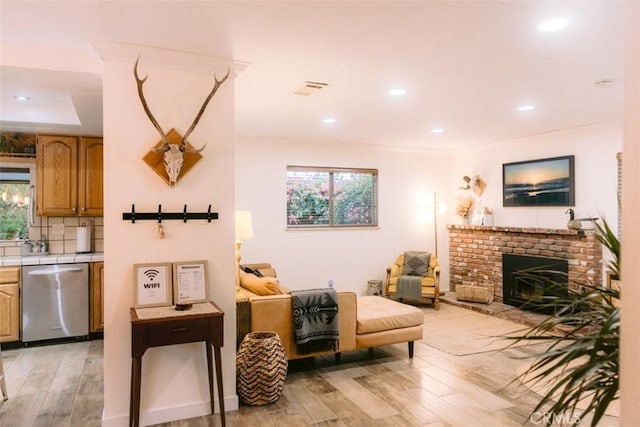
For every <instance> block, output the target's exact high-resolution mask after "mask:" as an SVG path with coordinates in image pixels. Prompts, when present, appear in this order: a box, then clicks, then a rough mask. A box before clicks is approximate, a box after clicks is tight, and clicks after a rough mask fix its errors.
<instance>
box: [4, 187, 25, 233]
mask: <svg viewBox="0 0 640 427" xmlns="http://www.w3.org/2000/svg"><path fill="white" fill-rule="evenodd" d="M28 200H29V185H28V184H0V240H10V239H16V238H20V237H27V236H28V235H29V229H28V226H27V212H28Z"/></svg>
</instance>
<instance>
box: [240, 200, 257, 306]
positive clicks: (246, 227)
mask: <svg viewBox="0 0 640 427" xmlns="http://www.w3.org/2000/svg"><path fill="white" fill-rule="evenodd" d="M249 239H253V221H252V220H251V212H249V211H236V294H237V293H238V291H239V290H240V259H241V254H240V248H241V247H242V242H243V241H245V240H249Z"/></svg>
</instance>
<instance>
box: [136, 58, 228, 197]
mask: <svg viewBox="0 0 640 427" xmlns="http://www.w3.org/2000/svg"><path fill="white" fill-rule="evenodd" d="M139 60H140V57H139V56H138V58H137V59H136V64H135V66H134V67H133V75H134V76H135V78H136V83H137V84H138V97H139V98H140V101H141V102H142V107H143V108H144V112H145V113H146V114H147V117H149V120H151V123H152V124H153V126H154V127H155V128H156V130H157V131H158V133H159V134H160V137H161V141H162V146H161V147H159V148H155V149H154V150H153V151H156V152H163V153H164V154H163V163H164V166H165V170H166V172H167V176H168V178H169V185H170V186H171V187H173V186H174V185H175V184H176V181H177V179H178V175H180V170H181V169H182V164H183V162H184V153H199V152H201V151H202V150H204V147H206V146H207V143H206V142H205V143H204V145H203V146H202V147H201V148H198V149H196V148H192V147H190V145H189V142H188V138H189V135H191V132H193V130H194V129H195V128H196V126H197V125H198V122H199V121H200V118H201V117H202V114H203V113H204V110H205V109H206V108H207V105H208V104H209V101H211V98H213V95H215V93H216V92H217V91H218V89H219V88H220V86H221V85H222V84H223V83H224V82H225V81H226V80H227V78H228V77H229V71H227V74H226V75H225V76H224V77H223V78H222V79H221V80H218V78H217V77H216V76H215V74H214V75H213V79H214V82H215V83H214V85H213V89H211V92H210V93H209V95H208V96H207V98H206V99H205V100H204V103H203V104H202V107H200V111H198V114H197V115H196V118H195V119H194V120H193V123H191V126H190V127H189V129H188V130H187V132H186V133H185V134H184V136H183V137H182V139H181V141H180V144H171V143H169V139H168V138H167V135H166V134H165V132H164V131H163V130H162V128H161V127H160V125H159V124H158V121H157V120H156V119H155V117H153V114H152V113H151V110H150V109H149V106H148V105H147V101H146V100H145V98H144V92H143V90H142V85H143V84H144V82H145V81H147V77H148V76H145V77H144V78H143V79H141V78H140V77H139V76H138V61H139Z"/></svg>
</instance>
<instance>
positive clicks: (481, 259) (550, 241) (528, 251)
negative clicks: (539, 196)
mask: <svg viewBox="0 0 640 427" xmlns="http://www.w3.org/2000/svg"><path fill="white" fill-rule="evenodd" d="M447 228H448V231H449V268H450V274H449V279H450V282H449V287H450V288H451V290H452V291H455V287H456V286H457V285H476V286H489V285H494V286H493V288H494V295H495V300H496V301H499V302H502V301H503V298H502V254H503V253H511V254H519V255H529V256H539V257H548V258H561V259H566V260H568V262H569V282H570V284H571V286H574V287H576V286H580V284H581V283H595V284H601V283H602V245H601V244H600V242H599V241H598V240H597V238H596V235H595V231H594V230H593V229H589V230H578V231H576V230H568V229H554V228H537V227H503V226H483V225H458V224H451V225H448V226H447Z"/></svg>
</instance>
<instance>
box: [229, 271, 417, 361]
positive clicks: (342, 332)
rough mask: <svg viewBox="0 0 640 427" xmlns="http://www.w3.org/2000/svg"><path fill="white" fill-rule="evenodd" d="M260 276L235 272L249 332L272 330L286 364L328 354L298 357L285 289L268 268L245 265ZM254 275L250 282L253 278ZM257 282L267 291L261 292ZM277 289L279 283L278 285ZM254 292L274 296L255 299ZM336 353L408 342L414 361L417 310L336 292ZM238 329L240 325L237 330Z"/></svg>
mask: <svg viewBox="0 0 640 427" xmlns="http://www.w3.org/2000/svg"><path fill="white" fill-rule="evenodd" d="M243 267H249V268H251V269H254V270H257V271H258V272H260V274H262V276H263V277H260V278H259V280H256V278H255V276H253V275H251V276H247V274H250V273H246V272H244V271H239V275H240V289H239V291H238V293H239V300H243V299H245V300H246V302H245V303H248V305H249V313H250V316H249V317H250V320H248V319H247V320H248V321H249V323H250V328H247V329H248V330H250V331H252V332H253V331H274V332H276V333H277V334H278V335H279V336H280V339H281V340H282V344H283V346H284V349H285V352H286V354H287V358H288V359H289V360H294V359H299V358H305V357H311V356H317V355H321V354H327V352H320V353H311V354H304V355H301V354H298V352H297V346H296V342H295V336H294V331H293V321H292V310H291V295H290V294H289V293H288V290H287V289H282V286H280V287H281V289H280V291H281V292H283V293H275V292H277V291H278V290H277V289H276V286H274V285H273V283H278V282H277V275H276V271H275V269H274V268H273V267H272V266H271V265H270V264H267V263H261V264H245V265H243ZM252 276H253V277H252ZM258 282H260V283H261V284H262V286H264V287H265V288H266V290H261V289H259V288H258V287H259V286H258ZM278 284H279V283H278ZM259 293H263V294H264V293H267V294H268V293H273V294H271V295H260V294H259ZM337 295H338V321H339V342H338V349H337V352H336V358H338V357H339V354H340V352H344V351H350V350H358V349H363V348H372V347H377V346H384V345H391V344H397V343H403V342H406V343H408V349H409V357H410V358H411V357H413V343H414V341H416V340H420V339H422V324H423V321H424V313H423V312H422V310H420V309H418V308H416V307H412V306H409V305H406V304H402V303H399V302H396V301H391V300H389V299H386V298H382V297H378V296H357V295H356V294H355V292H352V291H341V290H338V291H337ZM239 328H240V326H239Z"/></svg>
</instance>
